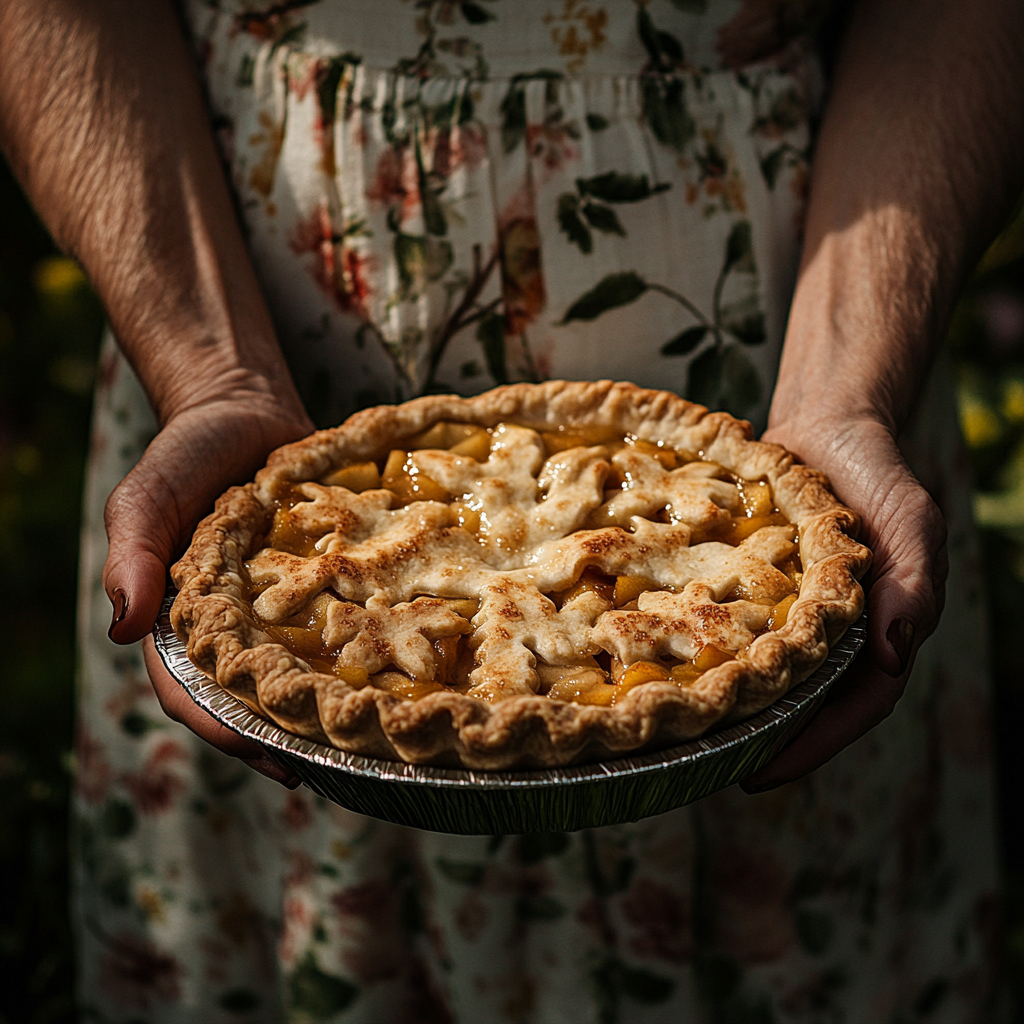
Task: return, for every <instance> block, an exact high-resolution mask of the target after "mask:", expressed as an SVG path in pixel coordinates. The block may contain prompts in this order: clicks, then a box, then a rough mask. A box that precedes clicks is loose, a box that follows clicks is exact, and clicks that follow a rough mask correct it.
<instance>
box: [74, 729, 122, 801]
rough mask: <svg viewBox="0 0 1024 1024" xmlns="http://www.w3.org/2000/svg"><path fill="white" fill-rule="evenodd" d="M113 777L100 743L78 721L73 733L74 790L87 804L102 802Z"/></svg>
mask: <svg viewBox="0 0 1024 1024" xmlns="http://www.w3.org/2000/svg"><path fill="white" fill-rule="evenodd" d="M113 777H114V772H113V770H112V769H111V767H110V762H109V761H107V759H106V758H105V757H104V756H103V746H102V744H101V743H100V742H99V741H98V740H96V739H94V738H93V737H92V735H91V734H90V733H89V729H88V727H87V726H86V725H85V723H84V722H79V723H78V730H77V733H76V735H75V792H76V793H77V794H78V795H79V796H80V797H81V798H82V799H83V800H84V801H85V802H86V803H88V804H98V803H102V802H103V801H104V800H105V799H106V796H107V790H108V789H109V788H110V781H111V779H112V778H113Z"/></svg>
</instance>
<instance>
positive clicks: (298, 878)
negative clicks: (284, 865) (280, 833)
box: [284, 850, 316, 886]
mask: <svg viewBox="0 0 1024 1024" xmlns="http://www.w3.org/2000/svg"><path fill="white" fill-rule="evenodd" d="M289 860H290V861H291V864H290V865H289V868H288V874H287V875H285V879H284V884H285V885H286V886H293V885H296V886H298V885H305V884H306V882H308V881H309V880H310V879H311V878H312V877H313V872H314V871H316V865H315V864H314V863H313V858H312V857H310V856H309V854H308V853H304V852H303V851H302V850H292V851H291V853H290V854H289Z"/></svg>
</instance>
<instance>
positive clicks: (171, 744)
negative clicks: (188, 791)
mask: <svg viewBox="0 0 1024 1024" xmlns="http://www.w3.org/2000/svg"><path fill="white" fill-rule="evenodd" d="M186 760H187V755H186V753H185V751H184V750H183V749H182V747H181V745H180V744H179V743H178V742H177V740H170V739H167V740H163V741H161V742H160V743H159V744H157V746H156V747H155V748H154V750H153V751H152V753H151V754H150V755H149V757H147V758H146V761H145V764H143V766H142V771H140V772H138V773H137V774H129V775H122V776H121V782H122V783H123V785H124V787H125V789H127V790H128V792H129V793H130V794H131V795H132V798H133V799H134V801H135V807H136V809H137V810H138V811H139V813H140V814H161V813H163V812H164V811H166V810H168V809H169V808H170V806H171V804H172V803H173V802H174V798H175V796H177V795H178V794H179V793H182V792H184V791H185V788H186V786H185V783H184V781H182V779H181V778H180V776H178V775H176V774H175V773H174V772H173V771H172V770H171V768H170V764H171V763H173V762H175V761H186Z"/></svg>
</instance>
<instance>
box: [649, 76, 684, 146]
mask: <svg viewBox="0 0 1024 1024" xmlns="http://www.w3.org/2000/svg"><path fill="white" fill-rule="evenodd" d="M642 88H643V111H644V117H645V118H646V119H647V123H648V124H649V125H650V126H651V131H652V132H654V137H655V138H656V139H657V140H658V141H659V142H661V143H663V144H664V145H666V146H671V147H672V148H673V149H675V150H676V151H677V152H679V153H682V152H683V151H684V150H685V149H686V145H687V143H688V142H689V141H690V140H691V139H692V138H693V137H694V135H696V133H697V125H696V123H695V122H694V120H693V118H692V117H690V112H689V111H688V110H687V109H686V100H685V97H684V95H683V83H682V81H681V80H680V79H678V78H667V79H666V78H662V77H660V76H654V75H648V76H647V77H645V78H644V80H643V87H642Z"/></svg>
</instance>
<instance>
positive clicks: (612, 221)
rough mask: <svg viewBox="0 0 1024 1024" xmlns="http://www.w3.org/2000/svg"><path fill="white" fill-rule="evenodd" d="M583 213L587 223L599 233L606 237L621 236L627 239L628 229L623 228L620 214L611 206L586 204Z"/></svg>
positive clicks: (582, 209)
mask: <svg viewBox="0 0 1024 1024" xmlns="http://www.w3.org/2000/svg"><path fill="white" fill-rule="evenodd" d="M581 212H582V214H583V216H584V217H585V218H586V221H587V223H588V224H589V225H590V226H591V227H592V228H594V229H595V230H597V231H602V232H604V234H606V235H621V236H622V237H623V238H625V237H626V229H625V228H624V227H623V226H622V222H621V221H620V220H619V217H618V214H617V213H616V212H615V211H614V210H613V209H612V208H611V207H610V206H601V205H600V204H599V203H584V204H583V206H582V207H581Z"/></svg>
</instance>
